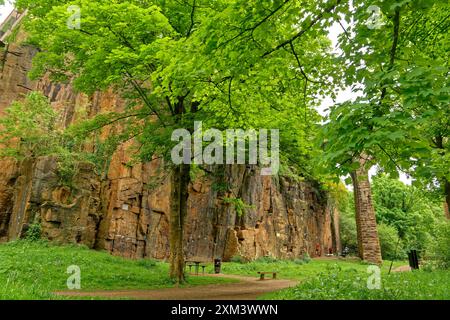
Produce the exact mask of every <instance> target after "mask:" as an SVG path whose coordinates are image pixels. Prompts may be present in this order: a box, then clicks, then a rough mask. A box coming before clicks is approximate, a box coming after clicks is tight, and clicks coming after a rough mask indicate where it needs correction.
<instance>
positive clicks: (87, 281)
mask: <svg viewBox="0 0 450 320" xmlns="http://www.w3.org/2000/svg"><path fill="white" fill-rule="evenodd" d="M389 264H390V263H389V262H386V263H385V264H384V265H383V266H382V289H381V290H368V289H367V278H368V276H369V274H368V273H367V267H368V265H367V264H364V263H361V262H359V261H356V260H349V259H335V260H327V259H314V260H312V261H309V262H306V261H303V260H296V261H271V260H270V259H269V260H267V259H260V260H258V261H254V262H249V263H224V264H223V266H222V272H223V273H225V274H236V275H245V276H252V277H257V272H258V271H277V272H278V273H279V274H278V275H279V277H280V278H281V279H283V278H284V279H296V280H299V282H300V284H299V285H298V286H296V287H294V288H290V289H286V290H282V291H279V292H275V293H271V294H268V295H265V296H263V297H261V298H262V299H287V300H292V299H306V300H308V299H314V300H319V299H333V300H334V299H447V300H448V299H450V295H449V292H450V290H448V289H449V285H450V272H449V271H432V272H426V271H417V272H405V273H392V274H391V275H388V274H387V271H388V269H389ZM405 264H407V263H406V262H401V261H400V262H395V263H394V268H395V267H397V266H400V265H405ZM71 265H77V266H79V267H80V269H81V289H82V290H84V291H91V290H114V289H158V288H168V287H173V286H174V283H173V282H172V281H171V280H170V278H169V277H168V268H169V266H168V264H167V263H164V262H158V261H155V260H149V259H147V260H129V259H124V258H120V257H114V256H111V255H109V254H108V253H106V252H99V251H93V250H89V249H87V248H85V247H80V246H74V245H73V246H70V245H69V246H67V245H66V246H58V245H54V244H50V243H48V242H30V241H17V242H12V243H8V244H3V245H0V299H67V298H66V297H57V296H55V295H53V294H52V292H55V291H67V285H66V281H67V278H68V277H69V276H70V275H69V274H67V273H66V272H67V267H69V266H71ZM207 272H211V273H212V272H213V266H212V265H209V266H208V268H207ZM234 281H235V280H231V279H225V278H212V277H189V278H188V284H187V285H189V286H192V285H206V284H212V283H215V284H217V283H219V284H220V283H229V282H234Z"/></svg>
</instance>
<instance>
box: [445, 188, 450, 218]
mask: <svg viewBox="0 0 450 320" xmlns="http://www.w3.org/2000/svg"><path fill="white" fill-rule="evenodd" d="M444 190H445V203H444V210H445V216H446V217H447V219H450V181H448V180H447V179H445V184H444Z"/></svg>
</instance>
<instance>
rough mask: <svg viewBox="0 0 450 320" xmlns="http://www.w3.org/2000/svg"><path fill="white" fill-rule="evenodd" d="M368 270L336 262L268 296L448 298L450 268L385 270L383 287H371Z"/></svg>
mask: <svg viewBox="0 0 450 320" xmlns="http://www.w3.org/2000/svg"><path fill="white" fill-rule="evenodd" d="M367 278H368V274H367V273H363V272H360V271H357V270H356V269H353V270H352V269H350V270H342V269H341V268H340V267H338V266H335V267H332V268H330V269H329V270H327V271H324V272H322V273H319V274H317V275H316V276H314V277H311V278H309V279H307V280H306V281H304V282H302V283H301V284H299V285H298V286H296V287H294V288H290V289H287V290H283V291H280V292H278V293H274V294H270V295H267V296H265V298H266V299H274V300H448V299H449V298H450V295H449V291H448V288H447V283H448V282H449V281H450V273H448V272H433V273H429V272H423V271H418V272H398V273H394V274H390V275H386V274H382V278H381V280H382V284H381V289H380V290H377V289H375V290H370V289H368V288H367Z"/></svg>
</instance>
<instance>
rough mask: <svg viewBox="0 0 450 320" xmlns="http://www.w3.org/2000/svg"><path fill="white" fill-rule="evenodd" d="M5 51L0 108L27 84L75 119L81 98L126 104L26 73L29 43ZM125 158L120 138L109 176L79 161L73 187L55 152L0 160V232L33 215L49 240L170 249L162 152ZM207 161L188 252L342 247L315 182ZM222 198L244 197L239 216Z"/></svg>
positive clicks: (192, 203)
mask: <svg viewBox="0 0 450 320" xmlns="http://www.w3.org/2000/svg"><path fill="white" fill-rule="evenodd" d="M8 51H9V52H8ZM8 51H7V52H6V53H5V54H4V63H3V68H2V69H0V113H1V112H2V110H4V108H6V107H7V106H8V105H9V104H10V103H11V102H12V101H13V100H14V99H21V98H22V96H23V94H26V93H27V92H28V91H30V90H39V91H41V92H43V93H44V94H45V95H46V96H48V97H49V98H50V100H51V101H52V104H53V106H54V107H55V108H56V109H58V110H60V111H61V113H62V116H63V123H64V124H65V125H69V124H70V123H72V122H73V121H74V120H75V119H76V117H77V112H78V111H79V109H80V108H84V111H85V112H86V113H87V114H88V115H90V116H93V115H95V114H98V113H101V112H106V111H111V110H116V111H119V110H121V108H122V107H123V101H122V100H121V99H120V98H119V97H117V95H115V94H114V93H112V92H104V93H97V94H94V95H93V96H92V97H86V96H84V95H82V94H78V93H76V92H75V91H74V90H72V88H71V86H70V85H62V84H53V83H50V82H49V81H48V80H47V79H42V80H40V81H35V82H33V81H30V80H29V79H28V78H27V76H26V74H27V71H28V70H29V69H30V66H31V59H32V57H33V55H34V54H35V52H36V50H35V49H34V48H32V47H29V46H22V45H17V44H10V45H8ZM11 52H14V53H11ZM129 160H130V159H129V154H128V152H127V148H126V147H125V146H123V147H121V148H119V150H117V152H116V153H115V154H114V156H113V159H112V161H111V164H110V167H109V170H108V172H107V175H106V176H103V177H101V176H99V175H97V174H96V173H95V171H94V170H93V168H92V167H90V166H89V165H81V167H80V172H79V174H77V175H76V177H75V178H74V181H73V182H72V186H71V187H70V188H69V187H64V186H62V184H61V181H60V178H59V176H58V172H57V171H58V170H57V164H56V161H55V159H53V158H50V157H47V158H41V159H38V160H37V161H34V162H29V161H28V162H27V161H24V162H22V163H17V162H15V161H12V160H2V161H0V241H9V240H13V239H17V238H19V237H21V236H23V235H24V233H25V231H26V230H27V228H28V226H29V225H30V224H33V223H39V224H40V225H41V226H42V233H43V235H44V236H45V237H47V238H48V239H50V240H53V241H59V242H63V243H80V244H85V245H87V246H89V247H90V248H96V249H104V250H108V251H109V252H111V253H112V254H115V255H120V256H124V257H129V258H142V257H151V258H157V259H165V258H167V257H168V254H169V242H168V241H169V240H168V234H169V208H170V201H171V199H170V190H171V185H170V179H168V178H167V179H163V180H162V181H160V183H158V184H157V185H156V186H155V184H154V182H153V181H154V180H155V178H156V177H159V176H161V172H160V170H159V169H160V168H161V163H160V160H157V159H155V160H154V161H152V162H149V163H145V164H138V165H135V166H132V167H130V166H129V165H127V164H128V162H129ZM205 170H206V171H205V172H204V174H203V175H201V176H200V177H198V178H197V179H196V181H194V183H192V184H191V186H190V192H189V215H188V217H187V227H186V231H185V235H184V236H185V243H186V256H187V257H188V258H200V259H212V258H215V257H221V258H223V259H224V260H229V259H230V258H231V257H232V256H235V255H241V256H243V257H245V258H247V259H255V258H258V257H261V256H266V255H270V256H273V257H278V258H295V257H301V256H302V255H303V254H304V253H309V254H310V255H311V256H315V255H316V250H317V246H318V245H319V247H320V250H319V251H320V254H325V253H327V252H328V250H329V249H333V251H334V252H335V251H336V250H339V245H340V244H339V237H338V231H337V230H338V225H337V221H338V219H337V212H335V210H332V209H330V208H329V206H328V205H327V201H326V199H325V196H324V195H323V194H322V193H321V192H319V190H318V187H317V186H316V185H315V184H314V183H311V182H295V181H292V180H291V179H289V178H286V177H280V178H274V177H264V176H261V175H260V173H259V169H258V168H256V167H253V166H242V165H236V166H224V167H215V168H205ZM224 186H226V187H224ZM226 198H241V199H242V200H243V201H244V202H245V203H247V204H249V205H251V207H250V208H248V209H247V210H246V213H245V214H244V215H242V216H238V215H237V214H236V210H235V208H234V207H233V205H232V204H229V203H226V201H224V200H225V199H226Z"/></svg>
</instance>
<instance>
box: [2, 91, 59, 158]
mask: <svg viewBox="0 0 450 320" xmlns="http://www.w3.org/2000/svg"><path fill="white" fill-rule="evenodd" d="M57 120H58V114H57V113H56V112H55V111H54V110H53V108H52V107H51V106H50V103H49V101H48V99H47V98H46V97H45V96H43V95H42V94H40V93H38V92H32V93H30V94H29V95H28V96H27V97H26V98H25V100H24V101H23V102H20V101H16V102H13V103H12V105H11V106H9V107H8V108H6V110H5V115H4V116H3V117H1V118H0V145H1V146H2V148H1V149H0V156H2V157H14V158H16V159H19V160H22V159H24V158H36V157H40V156H44V155H49V154H51V153H53V152H54V150H55V149H56V148H58V146H59V145H60V144H62V141H61V131H59V130H58V128H57Z"/></svg>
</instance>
